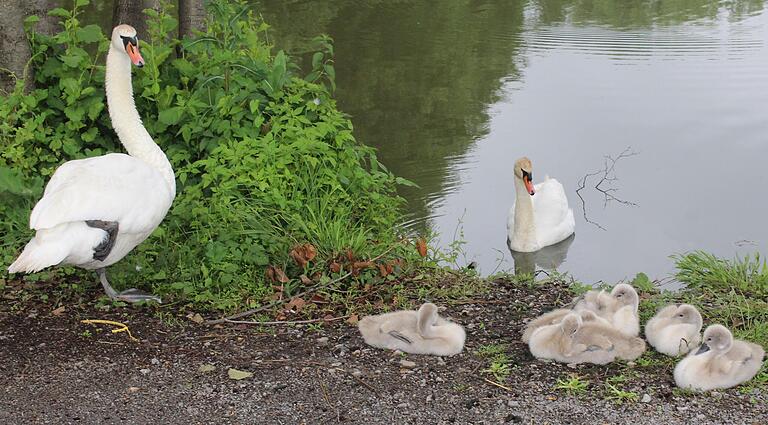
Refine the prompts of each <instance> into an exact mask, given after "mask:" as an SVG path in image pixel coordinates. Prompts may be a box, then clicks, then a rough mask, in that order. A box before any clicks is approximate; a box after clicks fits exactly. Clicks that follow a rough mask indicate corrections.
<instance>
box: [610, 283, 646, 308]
mask: <svg viewBox="0 0 768 425" xmlns="http://www.w3.org/2000/svg"><path fill="white" fill-rule="evenodd" d="M611 296H612V297H613V298H614V299H615V300H616V301H617V302H618V303H619V305H621V306H625V305H631V306H634V307H635V311H637V307H638V306H639V305H640V297H639V296H638V295H637V291H635V288H633V287H632V285H629V284H626V283H620V284H618V285H616V286H614V287H613V289H612V290H611Z"/></svg>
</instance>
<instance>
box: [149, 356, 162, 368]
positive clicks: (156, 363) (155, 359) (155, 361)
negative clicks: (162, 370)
mask: <svg viewBox="0 0 768 425" xmlns="http://www.w3.org/2000/svg"><path fill="white" fill-rule="evenodd" d="M149 362H150V363H152V364H153V365H155V366H157V365H159V364H160V360H158V359H157V358H156V357H153V358H152V360H150V361H149Z"/></svg>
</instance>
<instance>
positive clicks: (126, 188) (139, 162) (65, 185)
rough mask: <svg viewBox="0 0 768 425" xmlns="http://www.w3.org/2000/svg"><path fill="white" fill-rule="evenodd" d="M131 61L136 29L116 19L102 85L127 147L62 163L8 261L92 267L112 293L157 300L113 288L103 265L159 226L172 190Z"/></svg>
mask: <svg viewBox="0 0 768 425" xmlns="http://www.w3.org/2000/svg"><path fill="white" fill-rule="evenodd" d="M131 63H133V64H134V65H136V66H138V67H142V66H144V59H143V58H142V57H141V54H140V53H139V44H138V39H137V37H136V30H135V29H134V28H133V27H131V26H129V25H119V26H117V27H115V28H114V30H113V31H112V39H111V42H110V45H109V53H108V54H107V68H106V76H105V85H106V93H107V106H108V108H109V117H110V119H111V121H112V127H114V129H115V132H116V133H117V136H118V137H119V139H120V142H121V143H122V144H123V146H124V147H125V149H126V151H128V154H127V155H126V154H122V153H110V154H107V155H102V156H97V157H93V158H86V159H79V160H74V161H68V162H66V163H64V164H62V165H61V166H60V167H59V168H58V169H57V170H56V172H55V173H54V174H53V176H52V177H51V180H50V181H49V182H48V185H47V186H46V187H45V193H44V194H43V198H42V199H40V201H38V203H37V204H36V205H35V207H34V209H33V210H32V214H31V216H30V220H29V225H30V228H32V229H34V230H36V233H35V236H34V238H32V240H30V241H29V243H27V245H26V246H25V247H24V251H23V252H22V253H21V255H19V257H18V258H17V259H16V261H14V262H13V264H11V265H10V267H8V272H9V273H34V272H37V271H39V270H42V269H44V268H46V267H49V266H55V265H64V264H71V265H74V266H77V267H81V268H84V269H87V270H96V273H97V274H98V276H99V280H100V282H101V284H102V286H103V287H104V291H105V292H106V293H107V295H108V296H109V297H110V298H112V299H115V300H123V301H128V302H138V301H146V300H155V301H157V302H160V298H158V297H156V296H154V295H151V294H146V293H143V292H141V291H138V290H136V289H128V290H126V291H123V292H120V293H118V292H117V291H115V290H114V289H113V288H112V286H111V285H110V284H109V282H108V281H107V275H106V267H108V266H110V265H112V264H114V263H116V262H118V261H120V260H121V259H122V258H123V257H125V255H126V254H128V253H129V252H130V251H131V250H132V249H133V248H135V247H136V246H137V245H138V244H140V243H141V242H143V241H144V240H145V239H146V238H147V237H148V236H149V235H150V234H151V233H152V232H153V231H154V230H155V229H156V228H157V226H158V225H160V222H161V221H162V220H163V218H164V217H165V215H166V213H167V212H168V209H169V208H170V206H171V203H172V202H173V199H174V197H175V196H176V180H175V177H174V174H173V169H172V168H171V163H170V162H169V161H168V158H167V157H166V156H165V154H164V153H163V151H162V150H161V149H160V147H159V146H157V144H155V142H154V141H153V140H152V137H151V136H150V135H149V133H148V132H147V130H146V129H145V128H144V126H143V125H142V123H141V118H140V117H139V113H138V111H137V110H136V107H135V105H134V102H133V87H132V85H131Z"/></svg>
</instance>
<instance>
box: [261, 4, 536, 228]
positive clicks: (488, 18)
mask: <svg viewBox="0 0 768 425" xmlns="http://www.w3.org/2000/svg"><path fill="white" fill-rule="evenodd" d="M264 3H265V4H266V7H265V8H264V9H263V10H262V13H263V14H264V17H265V20H266V21H267V22H270V23H271V24H272V25H273V27H274V28H275V34H276V39H277V40H278V42H279V44H280V46H285V47H287V48H293V49H295V50H298V51H301V50H304V49H305V46H304V45H302V41H301V40H296V38H297V37H298V38H300V39H304V40H306V39H307V38H308V37H310V36H311V35H314V34H317V33H319V32H327V33H329V34H330V35H331V36H332V37H333V38H334V39H336V41H337V42H336V72H337V75H338V81H337V82H338V86H339V89H338V92H337V96H338V99H339V103H340V105H341V108H342V109H343V110H344V111H345V112H348V113H350V114H351V115H352V118H353V122H354V123H355V125H356V128H355V132H356V135H357V137H358V138H359V140H361V141H363V142H365V143H368V144H371V145H373V146H376V147H378V148H379V156H380V159H381V161H382V162H383V163H384V164H386V165H387V167H389V169H390V170H392V171H393V172H394V173H396V174H398V175H400V176H403V177H405V178H409V179H412V180H414V181H416V182H417V183H418V184H419V185H420V186H421V187H420V188H404V189H403V194H404V195H405V196H406V198H408V199H409V201H411V210H412V211H414V212H415V214H416V215H417V216H424V215H426V202H425V200H424V198H425V197H426V196H427V195H429V194H435V193H440V192H441V191H442V190H443V187H444V185H445V184H447V180H448V173H449V172H450V161H451V160H450V158H453V157H456V156H461V155H463V154H464V153H465V152H466V150H467V147H468V146H469V145H470V144H471V143H472V141H473V140H476V139H477V138H479V137H482V136H483V135H485V134H486V133H487V131H488V114H487V107H488V105H489V104H492V103H494V102H496V101H497V100H498V91H499V88H500V86H501V84H502V83H501V80H502V78H504V77H505V76H507V77H509V78H517V76H518V70H517V68H516V64H515V58H516V55H517V51H518V50H519V48H520V42H519V37H516V35H518V34H519V33H520V32H521V31H522V22H523V4H522V3H520V2H509V1H493V2H482V3H477V2H471V1H458V2H457V1H451V2H415V1H401V2H389V1H368V2H364V3H363V5H361V3H360V2H351V1H349V2H330V1H329V2H313V3H312V4H311V5H307V4H305V3H301V4H287V3H286V2H283V1H279V2H277V1H276V2H272V1H269V2H264ZM330 9H333V12H330V11H329V10H330ZM303 22H308V24H307V26H305V25H303ZM307 27H309V28H310V29H307ZM323 27H324V28H323ZM286 31H287V32H288V33H286Z"/></svg>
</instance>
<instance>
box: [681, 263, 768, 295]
mask: <svg viewBox="0 0 768 425" xmlns="http://www.w3.org/2000/svg"><path fill="white" fill-rule="evenodd" d="M672 258H673V259H674V260H675V262H676V263H677V268H678V272H677V274H676V276H675V277H676V278H677V280H679V281H680V282H682V283H685V284H686V286H687V287H688V289H696V290H700V291H703V292H715V293H724V292H730V291H736V292H738V293H742V294H744V295H745V296H749V297H755V298H762V299H766V298H768V264H766V260H765V259H761V257H760V254H758V253H756V254H754V255H747V256H745V257H736V258H734V259H732V260H727V259H723V258H718V257H716V256H714V255H712V254H709V253H706V252H702V251H695V252H692V253H689V254H685V255H675V256H673V257H672Z"/></svg>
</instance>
